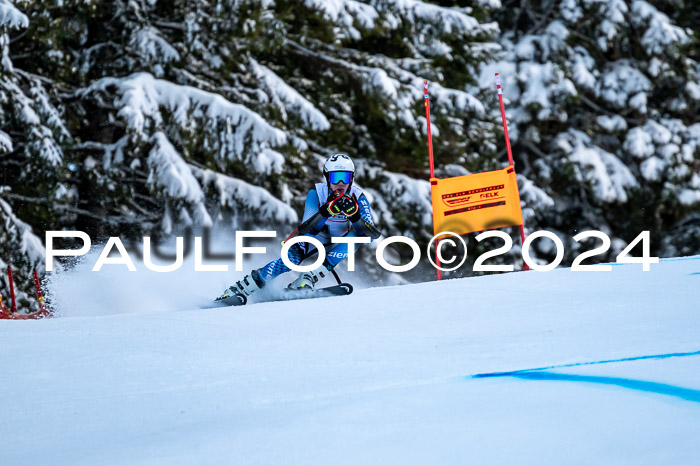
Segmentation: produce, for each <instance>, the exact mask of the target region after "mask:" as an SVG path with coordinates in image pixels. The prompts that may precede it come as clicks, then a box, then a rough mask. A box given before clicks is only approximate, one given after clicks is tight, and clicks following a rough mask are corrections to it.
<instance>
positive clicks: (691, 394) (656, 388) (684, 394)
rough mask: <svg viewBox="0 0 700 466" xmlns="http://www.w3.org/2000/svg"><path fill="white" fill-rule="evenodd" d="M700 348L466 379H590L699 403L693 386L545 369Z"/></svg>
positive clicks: (696, 353)
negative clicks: (685, 386)
mask: <svg viewBox="0 0 700 466" xmlns="http://www.w3.org/2000/svg"><path fill="white" fill-rule="evenodd" d="M699 355H700V351H693V352H689V353H667V354H656V355H650V356H636V357H632V358H622V359H610V360H606V361H595V362H579V363H574V364H560V365H557V366H549V367H540V368H537V369H523V370H517V371H510V372H491V373H484V374H475V375H472V376H468V377H466V378H467V379H470V378H471V379H480V378H488V377H517V378H519V379H526V380H559V381H566V382H588V383H600V384H606V385H617V386H619V387H623V388H629V389H632V390H641V391H645V392H651V393H659V394H661V395H668V396H675V397H677V398H682V399H684V400H688V401H694V402H696V403H700V390H695V389H692V388H683V387H677V386H674V385H668V384H663V383H658V382H649V381H646V380H635V379H624V378H621V377H602V376H590V375H576V374H559V373H555V372H546V370H547V369H558V368H562V367H575V366H587V365H592V364H608V363H612V362H625V361H639V360H643V359H666V358H678V357H684V356H699Z"/></svg>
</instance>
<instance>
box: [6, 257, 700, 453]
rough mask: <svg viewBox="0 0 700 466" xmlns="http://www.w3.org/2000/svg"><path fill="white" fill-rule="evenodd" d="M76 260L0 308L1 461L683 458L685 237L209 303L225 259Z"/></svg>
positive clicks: (688, 422) (688, 323)
mask: <svg viewBox="0 0 700 466" xmlns="http://www.w3.org/2000/svg"><path fill="white" fill-rule="evenodd" d="M89 265H90V266H92V264H89ZM85 269H87V270H89V267H86V268H83V269H81V268H80V267H76V269H74V270H72V271H67V272H64V273H63V274H59V275H61V279H60V280H58V279H57V280H55V281H54V282H53V283H52V287H53V290H52V291H53V293H54V299H55V300H57V301H58V302H57V303H56V304H57V305H59V306H58V307H59V309H60V315H59V316H58V317H56V318H53V319H45V320H41V321H0V368H1V370H2V374H3V377H2V379H1V380H0V387H1V392H2V393H3V397H2V400H1V401H0V437H1V438H2V439H3V441H2V442H0V463H2V464H7V465H11V464H12V465H15V464H33V465H43V464H46V465H49V464H50V465H56V464H71V465H95V464H119V465H121V464H167V465H178V464H185V465H189V464H197V465H200V464H217V465H218V464H246V465H253V464H255V465H257V464H269V465H311V464H319V465H329V464H332V465H359V464H373V465H393V464H396V465H399V464H400V465H429V464H439V465H453V464H454V465H456V464H459V465H462V464H479V465H491V464H494V465H495V464H533V465H534V464H537V465H542V464H545V465H547V464H550V465H560V464H569V465H571V464H581V465H590V464H635V465H640V464H642V465H643V464H649V465H658V464H697V461H698V458H700V441H699V439H700V436H699V434H698V432H700V304H699V303H700V256H698V257H689V258H678V259H667V260H662V261H661V262H660V263H659V264H652V266H651V271H650V272H642V267H641V265H639V264H626V265H615V266H613V270H612V271H611V272H572V271H571V270H569V269H556V270H554V271H551V272H516V273H510V274H502V275H493V276H486V277H479V278H467V279H455V280H446V281H442V282H428V283H422V284H415V285H403V286H391V287H375V288H365V289H358V290H356V291H355V293H353V294H352V295H351V296H345V297H334V298H322V299H316V300H303V301H284V302H270V303H253V304H251V305H248V306H245V307H239V308H219V309H199V308H198V307H199V304H201V303H205V302H207V300H208V298H210V297H212V296H215V295H216V294H218V293H219V292H220V291H222V289H223V288H222V287H221V286H222V284H224V283H228V282H230V281H231V280H232V279H233V278H238V276H239V275H240V274H237V273H235V272H229V273H228V274H226V273H223V274H222V273H200V274H194V273H191V274H189V275H188V276H187V277H188V280H187V281H183V277H184V276H185V275H186V274H178V273H172V274H169V273H165V274H160V275H158V274H156V273H154V272H153V273H151V272H149V273H147V272H144V271H141V270H140V271H139V272H135V273H130V272H126V267H123V266H117V265H108V266H106V267H105V268H104V269H103V271H102V272H100V273H95V272H87V271H85ZM122 269H123V270H122ZM343 275H345V278H347V279H348V281H351V282H356V283H359V282H361V279H360V277H357V276H353V274H350V273H348V272H345V273H344V274H343ZM57 277H58V276H57ZM280 280H281V281H284V278H280ZM285 283H286V282H285ZM108 287H109V288H110V289H111V292H110V293H106V292H105V290H106V289H107V288H108Z"/></svg>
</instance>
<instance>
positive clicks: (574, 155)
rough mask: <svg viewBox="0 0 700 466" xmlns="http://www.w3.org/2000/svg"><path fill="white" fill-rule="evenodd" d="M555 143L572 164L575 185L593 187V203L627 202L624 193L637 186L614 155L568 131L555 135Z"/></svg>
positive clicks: (635, 181) (587, 138) (580, 134)
mask: <svg viewBox="0 0 700 466" xmlns="http://www.w3.org/2000/svg"><path fill="white" fill-rule="evenodd" d="M555 143H556V144H557V146H558V147H559V149H561V150H562V151H563V152H564V154H565V155H566V156H567V158H568V160H569V161H570V162H572V163H574V164H575V165H576V166H577V167H578V169H577V170H576V172H575V174H576V178H577V179H578V181H586V182H589V183H591V185H592V186H593V194H594V197H595V198H596V199H598V200H599V201H603V202H610V203H612V202H617V203H625V202H627V190H628V189H629V188H635V187H638V186H639V183H637V180H636V179H635V177H634V175H633V174H632V172H631V171H630V170H629V168H627V166H625V164H624V163H622V161H621V160H620V159H619V158H617V157H616V156H615V155H614V154H611V153H609V152H606V151H605V150H603V149H601V148H600V147H598V146H595V145H594V144H593V143H592V142H591V139H590V137H589V136H588V135H586V134H585V133H582V132H580V131H577V130H569V131H568V132H567V133H564V134H561V135H559V137H557V139H556V141H555Z"/></svg>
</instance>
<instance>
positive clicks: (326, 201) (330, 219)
mask: <svg viewBox="0 0 700 466" xmlns="http://www.w3.org/2000/svg"><path fill="white" fill-rule="evenodd" d="M323 176H324V178H325V182H324V183H317V184H316V185H315V186H314V187H313V188H312V189H311V190H310V191H309V193H308V194H307V195H306V205H305V208H304V217H303V220H302V223H301V225H299V228H298V234H300V235H305V236H311V237H314V238H317V239H318V240H319V241H321V243H323V245H324V247H325V249H326V252H327V254H326V259H325V260H324V261H323V264H321V265H320V266H319V267H318V268H317V269H316V270H312V271H310V272H302V273H301V274H300V275H299V276H298V277H297V279H296V280H294V281H293V282H292V283H290V284H289V285H288V286H287V288H288V289H292V290H313V288H314V285H315V284H316V283H317V282H318V281H319V279H320V278H323V277H325V276H326V275H329V274H330V272H331V270H333V268H334V267H335V266H336V265H338V263H340V262H341V261H342V260H343V259H345V258H346V257H347V255H348V247H349V246H352V247H355V245H349V244H347V243H332V242H331V238H333V237H343V236H345V237H353V236H367V237H370V238H371V239H376V238H378V237H379V236H381V233H380V232H379V230H377V228H376V227H375V226H374V223H373V222H372V211H371V209H370V205H369V201H368V200H367V197H366V196H365V195H364V194H363V192H362V190H361V189H360V188H358V187H357V186H353V180H354V177H355V164H354V163H353V162H352V159H351V158H350V157H349V156H348V155H347V154H344V153H338V154H333V155H331V156H330V157H328V159H327V160H326V162H325V163H324V164H323ZM317 253H318V251H317V250H316V247H315V246H314V245H313V244H311V243H305V242H299V243H296V244H294V245H293V246H292V247H290V248H289V254H288V257H289V261H290V262H292V263H293V264H295V265H299V264H301V263H302V262H303V261H304V260H305V259H307V258H309V257H312V256H314V255H316V254H317ZM290 270H291V269H290V268H289V267H287V266H286V265H285V264H284V262H282V259H281V258H280V259H277V260H274V261H272V262H270V263H269V264H267V265H265V266H264V267H261V268H259V269H256V270H253V271H252V272H251V273H250V274H249V275H246V276H245V277H244V278H243V279H242V280H240V281H238V282H236V283H235V284H234V285H231V286H230V287H229V288H228V289H227V290H226V291H225V292H224V294H223V295H221V296H220V297H218V298H217V299H216V300H217V301H221V300H225V299H227V298H231V297H234V296H236V295H243V296H245V297H246V300H247V297H248V296H250V295H251V294H252V293H254V292H256V291H258V290H260V289H262V288H263V287H264V286H265V284H266V283H267V282H269V281H270V280H272V279H274V278H276V277H278V276H279V275H281V274H283V273H285V272H289V271H290ZM244 301H245V300H244Z"/></svg>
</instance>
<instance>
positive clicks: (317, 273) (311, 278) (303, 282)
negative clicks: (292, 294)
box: [287, 265, 329, 290]
mask: <svg viewBox="0 0 700 466" xmlns="http://www.w3.org/2000/svg"><path fill="white" fill-rule="evenodd" d="M328 274H329V271H328V268H327V267H326V266H325V265H321V266H319V267H318V268H317V269H316V270H312V271H310V272H302V273H301V274H300V275H299V276H298V277H297V279H296V280H294V281H293V282H292V283H290V284H289V285H287V288H288V289H290V290H313V289H314V285H315V284H316V283H317V282H318V281H319V280H320V279H321V278H323V277H325V276H326V275H328Z"/></svg>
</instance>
